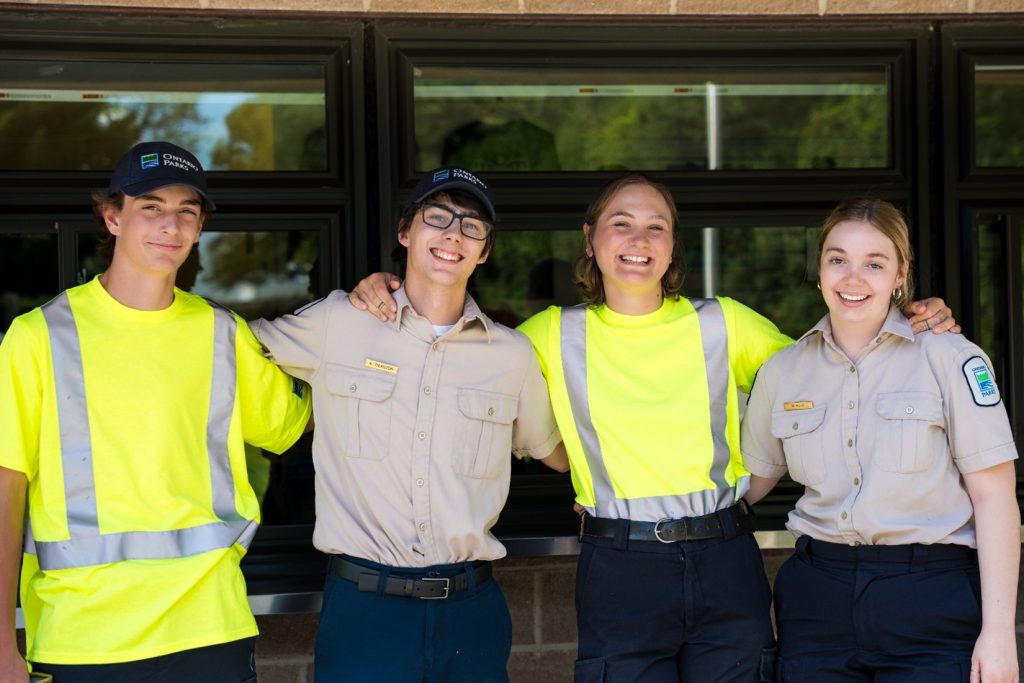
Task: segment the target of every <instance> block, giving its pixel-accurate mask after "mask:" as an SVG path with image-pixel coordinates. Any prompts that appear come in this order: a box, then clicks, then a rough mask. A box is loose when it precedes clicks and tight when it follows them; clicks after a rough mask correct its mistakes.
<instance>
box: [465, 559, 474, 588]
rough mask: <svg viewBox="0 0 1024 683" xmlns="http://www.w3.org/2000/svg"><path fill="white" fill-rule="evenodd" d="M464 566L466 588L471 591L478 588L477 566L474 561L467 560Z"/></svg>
mask: <svg viewBox="0 0 1024 683" xmlns="http://www.w3.org/2000/svg"><path fill="white" fill-rule="evenodd" d="M462 568H463V570H464V571H465V572H466V590H470V591H471V590H473V589H474V588H476V568H475V567H473V563H472V562H467V563H466V564H465V565H463V567H462Z"/></svg>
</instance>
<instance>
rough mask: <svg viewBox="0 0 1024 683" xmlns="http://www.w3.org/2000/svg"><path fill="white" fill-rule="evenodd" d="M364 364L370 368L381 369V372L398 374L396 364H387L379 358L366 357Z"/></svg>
mask: <svg viewBox="0 0 1024 683" xmlns="http://www.w3.org/2000/svg"><path fill="white" fill-rule="evenodd" d="M364 365H365V366H366V367H368V368H370V369H372V370H381V371H383V372H386V373H388V374H389V375H397V374H398V366H396V365H388V364H387V363H381V362H380V361H379V360H370V359H369V358H367V359H366V363H364Z"/></svg>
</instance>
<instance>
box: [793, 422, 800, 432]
mask: <svg viewBox="0 0 1024 683" xmlns="http://www.w3.org/2000/svg"><path fill="white" fill-rule="evenodd" d="M798 429H800V423H799V422H794V423H793V431H796V430H798Z"/></svg>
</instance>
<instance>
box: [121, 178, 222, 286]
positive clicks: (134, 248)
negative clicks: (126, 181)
mask: <svg viewBox="0 0 1024 683" xmlns="http://www.w3.org/2000/svg"><path fill="white" fill-rule="evenodd" d="M204 218H205V216H204V214H203V211H202V201H201V199H200V196H199V193H198V192H196V191H195V190H193V189H192V188H189V187H185V186H183V185H169V186H167V187H161V188H159V189H156V190H152V191H151V192H148V193H146V194H144V195H140V196H138V197H130V196H127V195H125V197H124V201H123V202H122V205H121V207H120V209H118V208H116V207H114V206H107V207H106V208H105V209H104V210H103V220H104V222H105V223H106V226H107V229H108V230H109V231H110V233H111V234H112V235H114V236H115V237H116V238H117V241H116V243H115V246H114V256H113V260H112V267H116V268H118V269H125V270H130V271H133V272H135V273H137V274H140V275H156V276H160V277H168V276H170V277H172V278H173V276H174V274H175V273H176V272H177V270H178V268H179V267H180V266H181V264H182V263H184V262H185V259H186V258H188V255H189V252H190V251H191V249H192V245H194V244H195V243H196V242H198V241H199V234H200V232H201V231H202V229H203V220H204Z"/></svg>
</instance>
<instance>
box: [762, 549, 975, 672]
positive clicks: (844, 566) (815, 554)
mask: <svg viewBox="0 0 1024 683" xmlns="http://www.w3.org/2000/svg"><path fill="white" fill-rule="evenodd" d="M878 548H897V550H885V551H881V552H886V553H888V555H887V556H886V557H885V560H884V561H883V560H879V559H878V553H879V552H880V551H878V550H877V549H878ZM899 549H904V550H905V552H906V554H907V559H906V560H896V561H894V559H895V555H898V554H899ZM851 555H852V557H849V556H851ZM937 555H939V557H936V556H937ZM980 598H981V585H980V580H979V575H978V561H977V554H976V553H974V552H973V551H971V550H970V549H969V548H966V547H964V546H920V545H918V546H856V547H853V546H837V545H836V544H833V543H823V542H821V541H810V539H808V537H806V536H802V537H801V538H800V539H799V540H798V542H797V552H796V554H795V555H794V556H793V557H792V558H790V559H789V560H787V561H786V563H785V564H784V565H783V566H782V568H781V569H780V570H779V575H778V577H777V578H776V580H775V617H776V620H777V622H778V627H779V673H780V676H779V680H780V681H783V682H784V683H794V682H800V681H807V682H811V681H813V682H814V683H818V682H819V681H829V682H830V683H831V682H833V681H834V682H835V683H853V682H858V683H860V682H864V683H867V682H869V681H871V682H874V683H897V682H898V683H910V682H916V681H920V682H921V683H947V682H948V683H954V682H956V683H960V682H961V681H962V682H963V683H967V681H969V680H970V671H971V653H972V652H973V650H974V642H975V640H976V639H977V637H978V634H979V633H980V631H981V600H980Z"/></svg>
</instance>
